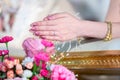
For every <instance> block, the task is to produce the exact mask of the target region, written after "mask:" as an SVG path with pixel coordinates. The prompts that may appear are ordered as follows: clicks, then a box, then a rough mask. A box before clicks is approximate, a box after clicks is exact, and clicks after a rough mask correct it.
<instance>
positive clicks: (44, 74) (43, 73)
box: [40, 69, 49, 77]
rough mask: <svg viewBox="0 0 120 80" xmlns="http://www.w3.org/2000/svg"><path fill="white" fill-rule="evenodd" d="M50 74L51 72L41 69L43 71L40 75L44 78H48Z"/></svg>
mask: <svg viewBox="0 0 120 80" xmlns="http://www.w3.org/2000/svg"><path fill="white" fill-rule="evenodd" d="M48 73H49V71H48V70H46V69H41V70H40V74H41V75H42V76H44V77H48Z"/></svg>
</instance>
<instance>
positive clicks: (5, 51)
mask: <svg viewBox="0 0 120 80" xmlns="http://www.w3.org/2000/svg"><path fill="white" fill-rule="evenodd" d="M8 53H9V50H0V56H5V55H8Z"/></svg>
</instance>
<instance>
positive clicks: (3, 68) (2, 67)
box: [0, 62, 7, 72]
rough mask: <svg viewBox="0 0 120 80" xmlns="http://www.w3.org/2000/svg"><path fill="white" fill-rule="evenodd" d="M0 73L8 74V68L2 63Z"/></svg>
mask: <svg viewBox="0 0 120 80" xmlns="http://www.w3.org/2000/svg"><path fill="white" fill-rule="evenodd" d="M0 71H2V72H6V71H7V68H6V66H5V64H4V63H2V62H0Z"/></svg>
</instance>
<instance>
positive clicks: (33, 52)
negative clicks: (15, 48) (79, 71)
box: [0, 36, 77, 80]
mask: <svg viewBox="0 0 120 80" xmlns="http://www.w3.org/2000/svg"><path fill="white" fill-rule="evenodd" d="M11 40H13V38H12V37H11V36H5V37H3V38H1V39H0V43H5V44H6V50H0V60H1V61H0V80H77V79H76V77H75V75H74V73H73V72H71V71H70V70H68V69H67V68H66V67H64V66H62V65H56V64H53V63H51V61H50V60H51V57H52V55H54V54H55V53H56V51H55V46H54V44H53V43H52V42H50V41H47V40H45V39H38V38H36V39H34V38H27V39H26V40H25V41H24V42H23V48H24V50H25V53H26V56H25V58H24V59H23V60H21V61H20V60H19V59H17V58H14V57H12V56H9V49H8V42H10V41H11Z"/></svg>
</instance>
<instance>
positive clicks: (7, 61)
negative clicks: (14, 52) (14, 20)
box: [3, 57, 14, 69]
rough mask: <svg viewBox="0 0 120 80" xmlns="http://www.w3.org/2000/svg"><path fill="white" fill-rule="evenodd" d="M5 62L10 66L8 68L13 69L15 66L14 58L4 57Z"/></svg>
mask: <svg viewBox="0 0 120 80" xmlns="http://www.w3.org/2000/svg"><path fill="white" fill-rule="evenodd" d="M3 63H4V64H5V66H6V67H7V68H8V69H11V68H13V67H14V60H13V59H12V58H10V57H9V58H6V59H4V61H3Z"/></svg>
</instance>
